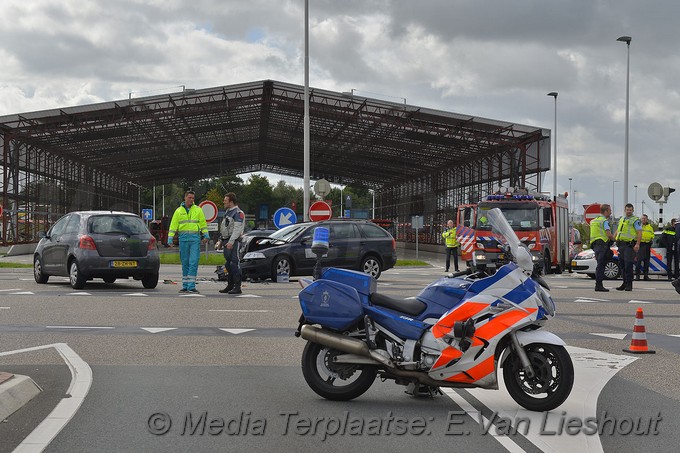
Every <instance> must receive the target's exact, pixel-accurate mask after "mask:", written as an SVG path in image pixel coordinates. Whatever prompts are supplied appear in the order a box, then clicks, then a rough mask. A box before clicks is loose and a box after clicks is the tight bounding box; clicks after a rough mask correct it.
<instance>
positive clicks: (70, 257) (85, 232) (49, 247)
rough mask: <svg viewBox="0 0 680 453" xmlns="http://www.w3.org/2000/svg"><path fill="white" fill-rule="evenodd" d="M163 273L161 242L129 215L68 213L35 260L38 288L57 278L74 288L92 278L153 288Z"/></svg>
mask: <svg viewBox="0 0 680 453" xmlns="http://www.w3.org/2000/svg"><path fill="white" fill-rule="evenodd" d="M159 270H160V259H159V256H158V250H157V249H156V239H155V238H154V237H153V235H152V234H151V233H150V232H149V230H148V229H147V227H146V225H144V222H143V221H142V219H141V218H140V217H139V216H137V215H135V214H131V213H129V212H117V211H80V212H71V213H69V214H66V215H65V216H64V217H62V218H61V219H59V220H58V221H57V223H55V224H54V225H53V226H52V228H50V229H49V231H47V233H46V234H44V235H43V237H42V239H41V240H40V242H39V243H38V246H37V247H36V249H35V253H34V255H33V276H34V277H35V281H36V282H37V283H47V280H48V279H49V278H50V276H52V275H56V276H67V277H69V282H70V284H71V286H72V287H73V288H74V289H82V288H83V287H84V286H85V283H86V282H87V281H88V280H92V279H93V278H101V279H103V280H104V281H105V282H106V283H113V282H115V281H116V279H119V278H129V277H132V278H134V279H135V280H141V281H142V285H144V288H149V289H151V288H155V287H156V285H157V284H158V274H159Z"/></svg>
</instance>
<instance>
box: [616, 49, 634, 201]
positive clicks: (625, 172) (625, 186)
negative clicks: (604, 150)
mask: <svg viewBox="0 0 680 453" xmlns="http://www.w3.org/2000/svg"><path fill="white" fill-rule="evenodd" d="M632 40H633V38H631V37H630V36H621V37H620V38H618V39H617V41H620V42H625V43H626V47H627V49H628V52H627V55H628V56H627V63H626V145H625V151H624V157H623V202H624V203H628V113H629V105H630V96H629V95H630V42H631V41H632Z"/></svg>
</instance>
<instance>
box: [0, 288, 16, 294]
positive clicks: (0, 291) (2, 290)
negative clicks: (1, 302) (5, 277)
mask: <svg viewBox="0 0 680 453" xmlns="http://www.w3.org/2000/svg"><path fill="white" fill-rule="evenodd" d="M5 291H21V288H12V289H0V293H4V292H5Z"/></svg>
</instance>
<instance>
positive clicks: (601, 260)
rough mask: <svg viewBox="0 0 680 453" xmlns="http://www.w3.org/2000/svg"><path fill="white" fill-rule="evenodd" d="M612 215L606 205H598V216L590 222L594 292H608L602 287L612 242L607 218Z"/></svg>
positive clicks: (612, 236)
mask: <svg viewBox="0 0 680 453" xmlns="http://www.w3.org/2000/svg"><path fill="white" fill-rule="evenodd" d="M611 214H612V209H611V208H610V207H609V205H608V204H603V205H600V215H599V216H598V217H595V218H594V219H593V220H591V222H590V248H591V249H592V250H593V252H595V260H596V261H597V266H596V267H595V291H603V292H607V291H609V290H608V289H607V288H605V287H604V285H603V283H602V282H603V281H604V267H605V265H606V264H607V260H608V259H609V257H608V256H607V255H608V254H609V252H610V251H611V250H610V246H609V244H610V242H611V241H614V235H613V234H612V231H611V228H610V227H609V220H607V218H608V217H609V216H610V215H611Z"/></svg>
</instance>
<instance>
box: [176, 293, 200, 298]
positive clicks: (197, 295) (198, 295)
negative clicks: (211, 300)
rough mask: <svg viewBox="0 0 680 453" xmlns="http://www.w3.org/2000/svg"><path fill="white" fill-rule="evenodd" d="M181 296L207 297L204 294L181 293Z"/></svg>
mask: <svg viewBox="0 0 680 453" xmlns="http://www.w3.org/2000/svg"><path fill="white" fill-rule="evenodd" d="M179 297H205V295H203V294H191V293H189V294H180V295H179Z"/></svg>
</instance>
